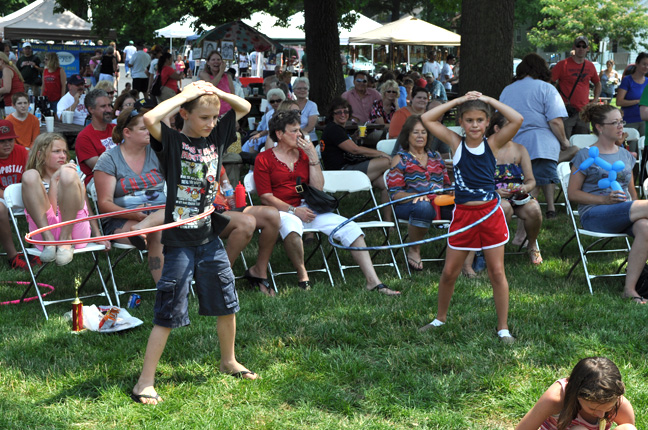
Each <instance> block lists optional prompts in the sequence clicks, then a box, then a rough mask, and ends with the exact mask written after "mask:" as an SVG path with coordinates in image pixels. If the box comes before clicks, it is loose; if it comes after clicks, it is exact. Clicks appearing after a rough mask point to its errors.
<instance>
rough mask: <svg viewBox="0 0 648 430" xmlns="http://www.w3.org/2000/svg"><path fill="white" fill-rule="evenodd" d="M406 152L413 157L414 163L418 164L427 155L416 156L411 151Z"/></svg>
mask: <svg viewBox="0 0 648 430" xmlns="http://www.w3.org/2000/svg"><path fill="white" fill-rule="evenodd" d="M407 152H409V154H410V155H411V156H412V157H414V158H415V159H416V161H418V162H419V163H420V162H421V160H423V158H424V157H425V156H426V155H427V154H422V155H416V154H414V153H413V152H412V151H407Z"/></svg>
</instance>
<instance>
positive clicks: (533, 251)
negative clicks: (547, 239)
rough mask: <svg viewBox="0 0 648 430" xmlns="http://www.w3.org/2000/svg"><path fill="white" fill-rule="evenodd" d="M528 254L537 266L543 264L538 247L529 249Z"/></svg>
mask: <svg viewBox="0 0 648 430" xmlns="http://www.w3.org/2000/svg"><path fill="white" fill-rule="evenodd" d="M527 254H529V259H530V260H531V263H533V264H534V265H536V266H539V265H540V264H542V261H543V260H542V255H540V251H538V250H537V249H529V250H527Z"/></svg>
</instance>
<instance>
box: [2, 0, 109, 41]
mask: <svg viewBox="0 0 648 430" xmlns="http://www.w3.org/2000/svg"><path fill="white" fill-rule="evenodd" d="M55 5H56V0H36V1H35V2H33V3H31V4H29V5H27V6H25V7H23V8H22V9H20V10H17V11H16V12H13V13H10V14H9V15H7V16H5V17H4V18H2V19H0V34H1V35H2V38H4V39H14V40H16V39H45V40H48V39H54V40H76V39H96V38H97V36H95V35H94V34H93V33H92V32H91V30H92V25H91V24H90V23H89V22H88V21H85V20H83V19H81V18H79V17H78V16H76V15H75V14H73V13H72V12H70V11H67V10H66V11H64V12H62V13H54V6H55Z"/></svg>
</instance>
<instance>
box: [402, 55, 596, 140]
mask: <svg viewBox="0 0 648 430" xmlns="http://www.w3.org/2000/svg"><path fill="white" fill-rule="evenodd" d="M581 69H583V73H582V74H581V75H580V77H579V73H581ZM576 78H578V84H576V88H575V89H574V94H573V95H572V97H571V99H570V103H571V105H572V106H574V107H576V108H577V109H578V110H581V109H582V108H583V107H584V106H585V105H586V104H587V103H589V83H590V81H592V83H594V84H596V83H598V82H600V80H601V79H600V78H599V75H598V73H596V68H595V67H594V64H593V63H592V62H591V61H588V60H585V68H583V63H580V64H578V63H576V62H575V61H574V59H573V58H572V57H569V58H567V59H566V60H562V61H559V62H558V64H556V65H555V66H554V68H553V70H552V71H551V80H552V81H554V82H555V81H558V87H559V88H560V92H561V95H562V98H563V101H564V102H565V103H567V98H568V97H569V94H570V93H571V91H572V88H574V83H575V82H576ZM390 128H391V126H390Z"/></svg>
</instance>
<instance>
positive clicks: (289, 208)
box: [288, 205, 295, 215]
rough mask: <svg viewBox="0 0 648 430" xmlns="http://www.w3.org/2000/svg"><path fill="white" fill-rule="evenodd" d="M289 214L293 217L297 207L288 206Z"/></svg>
mask: <svg viewBox="0 0 648 430" xmlns="http://www.w3.org/2000/svg"><path fill="white" fill-rule="evenodd" d="M288 213H289V214H292V215H295V207H294V206H290V205H289V206H288Z"/></svg>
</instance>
